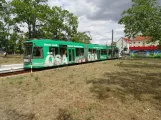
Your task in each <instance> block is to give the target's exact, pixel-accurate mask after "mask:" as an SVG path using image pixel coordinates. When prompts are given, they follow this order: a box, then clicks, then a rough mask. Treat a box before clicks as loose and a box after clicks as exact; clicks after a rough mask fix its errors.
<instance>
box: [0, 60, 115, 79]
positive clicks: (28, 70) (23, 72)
mask: <svg viewBox="0 0 161 120" xmlns="http://www.w3.org/2000/svg"><path fill="white" fill-rule="evenodd" d="M107 60H108V61H109V60H115V59H114V58H113V59H106V60H100V61H90V62H84V63H75V64H66V65H60V66H52V67H47V68H40V69H32V70H31V69H19V70H17V71H10V72H2V73H0V78H2V77H8V76H14V75H20V74H25V73H32V72H39V71H43V70H50V69H56V68H62V67H67V66H74V65H81V64H89V63H95V62H101V61H107Z"/></svg>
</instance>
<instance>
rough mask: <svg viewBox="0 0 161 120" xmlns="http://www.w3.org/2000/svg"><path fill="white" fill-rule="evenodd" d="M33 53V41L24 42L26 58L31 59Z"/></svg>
mask: <svg viewBox="0 0 161 120" xmlns="http://www.w3.org/2000/svg"><path fill="white" fill-rule="evenodd" d="M31 54H32V44H31V43H25V44H24V58H25V59H30V58H31Z"/></svg>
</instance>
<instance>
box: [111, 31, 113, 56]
mask: <svg viewBox="0 0 161 120" xmlns="http://www.w3.org/2000/svg"><path fill="white" fill-rule="evenodd" d="M111 50H112V53H111V58H113V29H112V42H111Z"/></svg>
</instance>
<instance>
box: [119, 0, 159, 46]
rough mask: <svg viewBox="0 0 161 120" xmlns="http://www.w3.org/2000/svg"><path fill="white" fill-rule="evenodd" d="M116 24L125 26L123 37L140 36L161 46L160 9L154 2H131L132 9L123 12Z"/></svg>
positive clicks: (140, 0) (147, 0) (148, 0)
mask: <svg viewBox="0 0 161 120" xmlns="http://www.w3.org/2000/svg"><path fill="white" fill-rule="evenodd" d="M118 23H119V24H124V25H125V30H124V32H125V36H127V37H129V38H133V37H135V36H136V35H138V34H141V35H142V36H148V37H151V38H152V41H157V40H159V43H160V45H161V7H160V6H159V3H158V2H157V1H156V0H132V7H131V8H129V9H128V10H124V11H123V13H122V18H121V19H120V20H119V22H118Z"/></svg>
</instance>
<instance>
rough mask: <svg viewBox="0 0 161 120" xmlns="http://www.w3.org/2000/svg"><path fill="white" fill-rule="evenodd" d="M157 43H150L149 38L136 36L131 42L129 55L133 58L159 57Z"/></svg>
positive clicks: (160, 53)
mask: <svg viewBox="0 0 161 120" xmlns="http://www.w3.org/2000/svg"><path fill="white" fill-rule="evenodd" d="M158 45H159V42H158V41H156V42H151V38H150V37H143V36H136V37H135V38H134V39H133V40H131V45H130V47H129V50H130V55H131V56H135V57H140V56H141V57H161V50H160V49H159V47H158Z"/></svg>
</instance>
